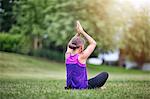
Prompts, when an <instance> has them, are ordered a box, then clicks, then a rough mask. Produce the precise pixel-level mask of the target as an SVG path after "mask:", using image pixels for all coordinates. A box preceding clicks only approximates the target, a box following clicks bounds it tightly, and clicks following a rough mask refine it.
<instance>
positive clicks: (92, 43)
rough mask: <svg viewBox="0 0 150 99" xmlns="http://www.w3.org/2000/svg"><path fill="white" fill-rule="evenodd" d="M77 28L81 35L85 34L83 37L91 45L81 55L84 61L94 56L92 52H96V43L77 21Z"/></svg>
mask: <svg viewBox="0 0 150 99" xmlns="http://www.w3.org/2000/svg"><path fill="white" fill-rule="evenodd" d="M77 28H78V29H79V30H80V33H81V34H83V36H84V37H85V38H86V39H87V40H88V42H89V45H88V46H87V48H86V49H85V50H84V51H83V53H82V54H81V58H82V59H87V58H88V57H89V56H90V55H91V54H92V52H93V51H94V49H95V47H96V41H95V40H94V39H93V38H92V37H91V36H89V35H88V34H87V33H86V32H85V31H84V30H83V28H82V26H81V24H80V22H79V21H77Z"/></svg>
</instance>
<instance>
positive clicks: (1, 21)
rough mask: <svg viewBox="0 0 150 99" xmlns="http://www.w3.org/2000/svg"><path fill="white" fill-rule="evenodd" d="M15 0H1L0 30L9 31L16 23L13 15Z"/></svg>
mask: <svg viewBox="0 0 150 99" xmlns="http://www.w3.org/2000/svg"><path fill="white" fill-rule="evenodd" d="M13 5H14V0H0V31H1V32H2V31H3V32H8V31H9V29H10V28H11V26H12V24H14V23H15V20H16V19H15V17H14V15H13V11H12V10H13Z"/></svg>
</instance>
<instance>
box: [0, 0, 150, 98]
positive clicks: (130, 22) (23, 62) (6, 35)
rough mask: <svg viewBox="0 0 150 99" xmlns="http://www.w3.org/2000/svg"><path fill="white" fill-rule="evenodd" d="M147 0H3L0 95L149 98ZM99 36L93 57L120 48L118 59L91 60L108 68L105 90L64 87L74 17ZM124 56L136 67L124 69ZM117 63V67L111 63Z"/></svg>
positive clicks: (95, 68) (93, 69) (96, 68)
mask: <svg viewBox="0 0 150 99" xmlns="http://www.w3.org/2000/svg"><path fill="white" fill-rule="evenodd" d="M149 6H150V2H149V0H0V84H1V85H0V97H1V98H2V99H6V98H7V99H9V98H14V99H27V98H39V99H41V98H43V99H45V98H48V99H50V98H53V99H54V98H56V99H59V98H63V99H64V98H65V99H66V98H68V99H70V98H79V99H82V98H87V99H89V98H90V99H92V98H97V99H99V98H104V99H108V98H111V99H116V98H119V99H125V98H129V99H149V98H150V87H149V86H150V71H148V70H149V68H147V69H146V70H143V67H144V66H148V67H149V65H150V51H149V50H150V7H149ZM76 20H79V21H80V22H81V24H82V26H83V27H84V29H85V30H86V31H87V32H88V34H89V35H91V36H92V37H93V38H94V39H95V40H96V41H97V47H96V50H95V51H94V53H93V54H92V55H91V56H90V58H98V55H99V53H102V54H104V53H108V52H113V51H116V50H118V51H119V55H118V60H117V61H116V62H115V63H113V64H112V63H111V65H110V64H108V63H107V62H104V63H103V64H101V65H94V64H89V63H88V64H87V70H88V78H90V77H93V76H94V75H96V74H98V73H100V72H102V71H107V72H108V73H109V74H110V77H109V79H108V82H107V83H106V89H93V90H82V91H80V90H64V87H65V75H66V73H65V64H64V62H65V60H64V53H65V51H66V46H67V43H68V41H69V40H70V39H71V37H72V36H73V35H75V28H74V27H75V22H76ZM126 60H128V61H130V62H134V63H136V68H134V69H127V68H125V62H126ZM112 65H113V66H112Z"/></svg>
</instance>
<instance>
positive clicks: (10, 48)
mask: <svg viewBox="0 0 150 99" xmlns="http://www.w3.org/2000/svg"><path fill="white" fill-rule="evenodd" d="M26 41H27V39H25V38H24V37H22V35H19V34H16V35H12V34H6V33H0V50H1V51H7V52H18V53H28V51H29V49H27V48H28V46H26V45H27V43H26Z"/></svg>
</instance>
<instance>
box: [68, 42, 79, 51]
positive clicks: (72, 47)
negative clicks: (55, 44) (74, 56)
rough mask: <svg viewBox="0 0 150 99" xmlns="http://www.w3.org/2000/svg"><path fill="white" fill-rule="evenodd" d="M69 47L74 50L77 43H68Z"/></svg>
mask: <svg viewBox="0 0 150 99" xmlns="http://www.w3.org/2000/svg"><path fill="white" fill-rule="evenodd" d="M69 48H71V49H73V50H75V49H76V48H77V45H76V44H75V43H71V44H69Z"/></svg>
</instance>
